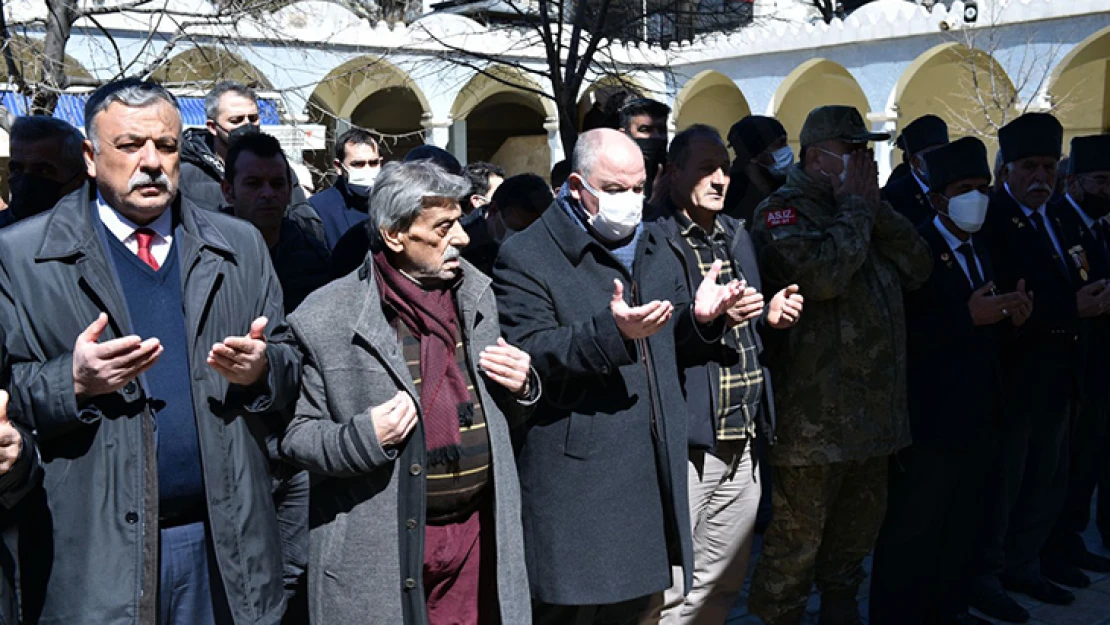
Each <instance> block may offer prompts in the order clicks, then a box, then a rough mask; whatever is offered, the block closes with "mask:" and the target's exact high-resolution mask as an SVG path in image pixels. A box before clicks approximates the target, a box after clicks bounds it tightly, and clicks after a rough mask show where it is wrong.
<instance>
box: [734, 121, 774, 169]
mask: <svg viewBox="0 0 1110 625" xmlns="http://www.w3.org/2000/svg"><path fill="white" fill-rule="evenodd" d="M785 136H786V128H783V126H782V124H780V123H779V120H777V119H775V118H774V117H764V116H762V115H749V116H747V117H745V118H744V119H741V120H740V121H738V122H736V123H735V124H733V125H732V128H730V129H729V131H728V144H729V146H730V147H731V148H732V149H733V150H734V151H735V152H736V158H737V159H738V160H742V161H745V162H746V161H750V160H751V159H753V158H755V157H757V156H759V155H760V154H762V153H763V151H764V150H766V149H767V146H769V145H771V144H772V143H774V142H775V141H777V140H778V139H780V138H782V137H785Z"/></svg>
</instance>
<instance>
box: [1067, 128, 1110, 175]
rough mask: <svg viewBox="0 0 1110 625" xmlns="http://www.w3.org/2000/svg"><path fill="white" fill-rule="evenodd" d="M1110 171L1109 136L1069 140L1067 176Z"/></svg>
mask: <svg viewBox="0 0 1110 625" xmlns="http://www.w3.org/2000/svg"><path fill="white" fill-rule="evenodd" d="M1096 171H1110V134H1106V135H1091V136H1089V137H1076V138H1074V139H1072V140H1071V157H1070V161H1069V164H1068V173H1069V174H1089V173H1092V172H1096Z"/></svg>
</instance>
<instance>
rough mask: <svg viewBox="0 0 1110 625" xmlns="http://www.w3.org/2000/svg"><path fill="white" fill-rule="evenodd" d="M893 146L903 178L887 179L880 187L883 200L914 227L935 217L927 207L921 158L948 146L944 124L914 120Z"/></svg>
mask: <svg viewBox="0 0 1110 625" xmlns="http://www.w3.org/2000/svg"><path fill="white" fill-rule="evenodd" d="M895 144H896V145H897V146H898V148H900V149H901V150H902V160H903V164H905V166H906V167H907V169H908V170H909V171H908V173H907V174H906V175H904V176H899V177H893V176H892V177H891V180H890V181H889V182H887V185H886V186H885V187H883V199H884V200H886V201H887V202H890V205H891V206H893V207H894V210H896V211H898V212H899V213H902V214H903V215H905V216H906V218H907V219H909V220H910V221H911V222H913V224H914V225H915V226H917V225H921V224H922V223H924V222H926V221H928V220H930V219H932V218H933V216H934V215H936V211H934V210H933V207H932V205H931V204H929V178H928V170H927V167H926V165H925V155H926V154H928V153H929V152H931V151H933V150H935V149H937V148H939V147H941V146H943V145H947V144H948V124H946V123H944V120H943V119H941V118H939V117H937V116H936V115H925V116H924V117H919V118H917V119H915V120H914V121H913V122H912V123H910V125H908V126H906V128H905V129H904V130H903V131H902V134H901V135H899V137H898V140H897V141H896V142H895Z"/></svg>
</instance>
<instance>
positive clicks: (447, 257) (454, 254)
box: [443, 245, 462, 263]
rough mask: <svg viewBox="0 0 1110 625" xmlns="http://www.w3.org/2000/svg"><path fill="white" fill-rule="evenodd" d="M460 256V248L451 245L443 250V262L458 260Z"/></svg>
mask: <svg viewBox="0 0 1110 625" xmlns="http://www.w3.org/2000/svg"><path fill="white" fill-rule="evenodd" d="M460 256H462V249H460V248H457V247H455V246H454V245H452V246H450V247H448V248H447V249H446V250H445V251H444V252H443V262H445V263H446V262H450V261H453V260H458V259H459V257H460Z"/></svg>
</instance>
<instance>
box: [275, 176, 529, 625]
mask: <svg viewBox="0 0 1110 625" xmlns="http://www.w3.org/2000/svg"><path fill="white" fill-rule="evenodd" d="M467 188H468V186H467V183H466V181H465V180H463V179H462V178H460V177H459V176H455V175H452V174H449V173H447V172H446V171H444V170H443V169H442V168H440V167H439V166H438V165H435V164H433V163H430V162H425V161H417V162H411V163H390V164H388V165H386V166H385V167H384V168H383V170H382V173H381V175H380V176H379V177H378V179H377V182H376V184H375V186H374V191H373V195H372V196H371V198H370V205H371V209H370V217H369V221H370V226H371V228H370V231H371V232H372V236H373V237H374V238H375V239H376V240H375V241H374V244H373V246H372V248H371V251H370V253H369V254H368V255H367V257H366V259H365V261H364V262H363V264H362V267H361V269H359V270H358V271H355V272H353V273H351V274H349V275H347V276H346V277H344V278H341V279H339V280H337V281H336V282H333V283H332V284H330V285H328V286H326V287H324V288H323V289H320V290H319V291H317V292H316V293H314V294H312V295H310V296H309V297H308V299H306V300H305V301H304V303H303V304H301V306H300V307H299V308H298V309H297V314H295V315H292V316H291V317H290V324H291V326H292V327H293V330H294V332H295V334H296V337H297V339H298V340H299V342H300V344H301V349H302V352H303V356H304V367H305V371H304V375H305V378H304V382H303V386H302V390H301V399H300V402H299V403H298V405H297V410H296V416H295V418H294V420H293V422H292V423H291V424H290V425H289V428H288V429H287V431H286V433H285V439H284V441H283V445H282V449H283V451H284V453H285V454H286V455H287V456H288V457H289V458H290V459H291V460H292V461H293V462H294V463H295V464H297V465H299V466H301V467H304V468H306V469H308V470H309V471H311V472H312V473H314V474H316V475H314V481H315V485H314V487H313V491H312V500H311V504H310V506H311V507H310V509H311V512H310V521H309V526H310V528H311V530H310V544H311V546H310V557H309V582H308V583H309V611H310V613H311V618H312V622H313V623H314V625H324V624H333V623H334V624H336V625H346V624H348V623H383V624H389V625H393V624H397V623H404V624H406V625H423V624H425V623H428V624H431V625H437V624H440V623H452V624H454V623H462V624H467V625H479V624H485V623H497V622H500V623H503V624H504V625H520V624H524V625H527V624H529V623H531V622H532V621H531V611H530V604H529V593H528V578H527V574H526V572H525V566H524V547H523V538H522V532H521V526H520V523H521V521H520V518H521V517H520V491H519V484H518V481H517V472H516V465H515V463H514V460H513V449H512V444H511V442H510V439H509V430H510V424H511V423H512V422H515V421H518V420H521V419H523V418H524V417H525V416H526V413H528V412H529V411H530V409H531V406H532V405H533V404H534V403H535V402H536V400H538V399H539V394H540V393H539V392H540V388H539V380H538V378H537V377H536V375H535V373H534V372H533V371H532V369H531V365H530V360H529V357H528V355H527V354H525V353H524V352H523V351H521V350H519V349H517V348H516V347H513V346H511V345H509V344H508V343H507V342H505V340H504V339H502V338H501V336H500V335H501V330H500V327H499V325H498V316H497V305H496V302H495V301H494V297H493V290H492V289H491V287H490V280H489V278H487V277H486V276H485V275H483V274H482V273H480V272H479V271H477V270H476V269H474V267H473V266H472V265H470V264H469V263H467V262H466V261H465V260H463V259H462V258H461V256H460V252H461V250H462V248H463V247H465V246H466V244H467V243H468V242H469V239H468V238H467V236H466V233H465V232H464V231H463V228H462V226H461V225H460V224H459V218H460V217H462V210H461V209H460V207H459V202H458V198H459V197H461V196H462V195H463V194H464V193H465V192H466V190H467Z"/></svg>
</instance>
